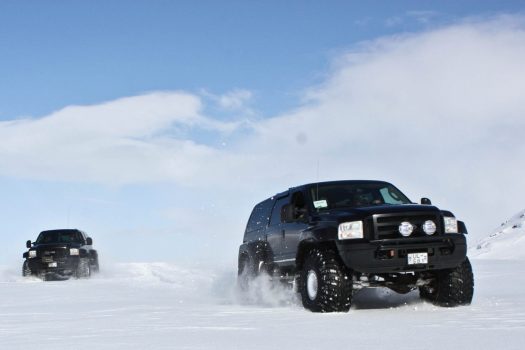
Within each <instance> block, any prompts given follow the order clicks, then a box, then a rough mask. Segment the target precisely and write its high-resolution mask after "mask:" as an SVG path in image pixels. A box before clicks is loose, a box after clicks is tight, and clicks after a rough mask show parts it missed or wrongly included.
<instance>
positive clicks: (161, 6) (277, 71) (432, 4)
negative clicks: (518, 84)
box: [0, 0, 523, 120]
mask: <svg viewBox="0 0 525 350" xmlns="http://www.w3.org/2000/svg"><path fill="white" fill-rule="evenodd" d="M522 10H523V3H522V2H520V1H505V0H498V1H366V2H363V1H112V0H110V1H67V2H65V1H2V2H1V3H0V47H1V50H2V55H1V58H0V60H1V61H0V62H1V65H0V76H1V77H2V81H1V83H0V118H1V119H4V120H5V119H12V118H16V117H20V116H42V115H45V114H47V113H49V112H51V111H54V110H57V109H59V108H62V107H64V106H67V105H71V104H91V103H99V102H101V101H106V100H111V99H114V98H118V97H122V96H130V95H135V94H140V93H143V92H147V91H152V90H174V89H175V90H178V89H183V90H190V91H198V90H200V89H208V90H210V91H211V92H214V93H221V92H223V91H227V90H230V89H233V88H244V89H249V90H251V91H254V92H255V93H256V103H257V106H258V107H259V109H260V112H261V114H263V115H266V116H269V115H272V114H275V113H278V112H280V111H282V110H283V109H284V108H289V107H292V106H294V105H296V104H297V99H298V96H297V95H298V91H300V90H301V89H303V88H305V87H308V86H310V85H312V84H315V83H318V82H319V81H320V80H321V79H322V78H323V76H324V74H325V72H326V70H327V69H328V67H329V65H330V61H331V59H332V58H333V57H334V56H335V55H337V54H338V52H340V51H341V50H346V49H348V48H349V47H352V46H353V45H355V44H356V43H358V42H360V41H363V40H370V39H373V38H376V37H380V36H384V35H389V34H396V33H399V32H405V31H419V30H423V29H426V28H431V27H435V26H438V25H442V24H443V23H448V22H452V21H455V20H458V19H460V18H464V17H467V16H480V15H492V14H496V13H516V12H520V11H522Z"/></svg>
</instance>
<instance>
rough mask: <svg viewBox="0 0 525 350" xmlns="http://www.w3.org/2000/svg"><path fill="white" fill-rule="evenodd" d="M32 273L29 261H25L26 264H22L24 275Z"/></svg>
mask: <svg viewBox="0 0 525 350" xmlns="http://www.w3.org/2000/svg"><path fill="white" fill-rule="evenodd" d="M31 275H32V273H31V269H30V268H29V264H28V263H27V261H24V264H23V265H22V276H24V277H28V276H31Z"/></svg>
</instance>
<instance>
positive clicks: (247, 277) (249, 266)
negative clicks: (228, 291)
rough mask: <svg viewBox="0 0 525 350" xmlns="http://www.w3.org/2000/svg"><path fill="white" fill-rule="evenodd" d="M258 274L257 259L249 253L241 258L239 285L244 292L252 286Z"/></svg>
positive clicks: (238, 274) (238, 271)
mask: <svg viewBox="0 0 525 350" xmlns="http://www.w3.org/2000/svg"><path fill="white" fill-rule="evenodd" d="M256 276H257V270H256V266H255V259H254V258H253V257H252V256H249V255H243V256H242V257H240V258H239V268H238V270H237V285H238V286H239V289H240V290H241V291H243V292H245V291H247V290H248V289H249V287H250V283H251V281H252V280H253V279H254V278H255V277H256Z"/></svg>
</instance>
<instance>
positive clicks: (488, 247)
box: [469, 210, 525, 259]
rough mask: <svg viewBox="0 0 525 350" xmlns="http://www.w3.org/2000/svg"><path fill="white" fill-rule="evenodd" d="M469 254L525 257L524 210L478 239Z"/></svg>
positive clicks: (503, 257)
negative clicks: (486, 235) (485, 236)
mask: <svg viewBox="0 0 525 350" xmlns="http://www.w3.org/2000/svg"><path fill="white" fill-rule="evenodd" d="M469 254H470V255H471V256H475V257H478V258H487V259H525V210H522V211H520V212H519V213H517V214H516V215H514V216H513V217H511V218H510V219H508V220H507V221H506V222H504V223H502V224H501V226H500V227H498V228H497V229H495V230H494V231H493V232H492V233H491V234H490V235H489V236H488V237H487V238H484V239H482V240H481V241H479V242H478V244H477V245H476V246H475V247H473V248H471V249H470V251H469Z"/></svg>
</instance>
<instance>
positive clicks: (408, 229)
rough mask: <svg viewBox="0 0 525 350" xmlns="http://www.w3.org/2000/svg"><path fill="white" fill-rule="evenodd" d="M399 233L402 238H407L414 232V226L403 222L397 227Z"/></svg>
mask: <svg viewBox="0 0 525 350" xmlns="http://www.w3.org/2000/svg"><path fill="white" fill-rule="evenodd" d="M398 230H399V233H401V235H402V236H404V237H408V236H410V235H411V234H412V232H413V231H414V226H413V225H412V224H411V223H410V222H408V221H403V222H402V223H401V224H400V225H399V228H398Z"/></svg>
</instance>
